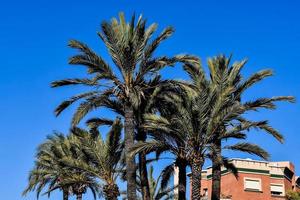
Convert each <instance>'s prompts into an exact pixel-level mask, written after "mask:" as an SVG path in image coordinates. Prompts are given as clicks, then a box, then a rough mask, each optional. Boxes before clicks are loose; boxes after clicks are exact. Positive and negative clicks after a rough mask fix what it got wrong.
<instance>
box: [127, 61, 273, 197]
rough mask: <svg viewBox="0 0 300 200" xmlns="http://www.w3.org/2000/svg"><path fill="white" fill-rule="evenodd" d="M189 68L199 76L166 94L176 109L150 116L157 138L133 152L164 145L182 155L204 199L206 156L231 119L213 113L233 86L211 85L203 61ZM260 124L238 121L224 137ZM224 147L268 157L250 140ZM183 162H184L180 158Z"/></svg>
mask: <svg viewBox="0 0 300 200" xmlns="http://www.w3.org/2000/svg"><path fill="white" fill-rule="evenodd" d="M185 69H186V70H187V71H189V74H190V75H191V76H194V75H196V76H197V79H196V78H195V77H194V78H195V79H194V80H193V81H192V83H182V84H181V85H182V87H183V90H180V91H179V92H178V93H177V94H174V93H171V94H168V95H167V96H166V100H167V101H169V103H170V104H173V105H174V106H173V109H174V110H173V111H172V112H170V109H168V110H167V112H166V114H164V112H161V113H160V115H155V114H148V115H147V116H146V123H145V125H144V127H145V128H146V129H148V130H149V135H150V136H151V137H152V138H153V140H152V141H147V142H144V143H140V144H137V145H135V147H134V148H133V150H132V151H133V153H136V152H138V151H141V150H143V151H146V152H151V151H155V150H157V149H161V151H170V152H171V153H173V154H174V155H175V156H176V158H177V159H178V158H180V159H182V160H183V161H184V162H186V163H187V165H190V166H191V168H192V199H200V197H201V194H200V191H201V170H202V166H203V164H204V161H205V158H209V157H210V156H211V155H210V152H211V151H212V149H214V148H215V147H214V143H213V139H214V136H215V127H218V126H219V120H224V121H226V120H229V119H227V115H226V118H224V119H223V118H221V117H222V116H220V118H214V117H213V116H214V114H215V113H216V112H217V110H218V109H219V107H220V106H221V105H220V104H221V103H223V102H222V101H221V100H222V98H224V99H223V101H224V100H226V99H227V98H228V96H230V95H229V94H230V92H231V90H229V89H227V90H226V91H221V90H219V89H218V88H211V87H210V85H209V81H207V80H206V79H205V76H204V72H203V70H202V68H201V67H200V66H199V65H186V66H185ZM192 78H193V77H192ZM196 86H199V87H196ZM199 88H201V92H199V91H200V90H199ZM243 110H244V108H243V107H239V110H237V111H239V112H242V111H243ZM229 114H231V115H233V114H235V113H229ZM258 125H260V123H252V124H249V125H248V126H247V127H245V126H241V124H235V125H234V126H233V127H232V129H230V130H228V131H226V132H225V133H224V135H222V137H223V138H244V136H245V135H244V134H243V133H241V132H242V131H244V130H247V129H248V128H250V127H252V126H253V127H254V126H258ZM223 138H222V139H223ZM224 148H227V149H232V150H239V151H243V152H248V153H251V154H255V155H258V156H260V157H262V158H267V157H268V154H267V152H265V151H264V150H263V149H261V148H260V147H259V146H257V145H254V144H250V143H245V142H244V143H237V144H235V145H232V146H226V147H224ZM180 163H183V162H182V161H181V160H180ZM184 176H185V174H184Z"/></svg>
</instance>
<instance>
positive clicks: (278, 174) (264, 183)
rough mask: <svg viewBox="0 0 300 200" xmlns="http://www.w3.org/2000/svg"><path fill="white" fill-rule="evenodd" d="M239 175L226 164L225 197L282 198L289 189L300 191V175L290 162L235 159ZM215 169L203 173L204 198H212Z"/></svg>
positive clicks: (249, 199)
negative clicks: (298, 175) (213, 171)
mask: <svg viewBox="0 0 300 200" xmlns="http://www.w3.org/2000/svg"><path fill="white" fill-rule="evenodd" d="M231 162H233V164H234V165H235V167H236V168H237V169H238V178H236V177H235V176H234V175H233V174H232V173H231V172H230V171H228V170H227V169H225V168H223V169H222V178H221V194H222V198H223V199H224V200H225V199H226V200H227V199H228V200H283V199H285V194H286V192H287V191H289V190H294V191H296V190H299V191H300V178H298V177H296V176H295V168H294V165H293V164H292V163H291V162H264V161H256V160H251V159H232V160H231ZM211 178H212V169H211V168H207V169H206V170H204V171H203V174H202V188H201V191H202V195H203V199H210V193H211V185H212V180H211Z"/></svg>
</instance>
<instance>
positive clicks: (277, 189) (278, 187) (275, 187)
mask: <svg viewBox="0 0 300 200" xmlns="http://www.w3.org/2000/svg"><path fill="white" fill-rule="evenodd" d="M271 194H272V195H277V196H283V195H284V189H283V185H282V184H271Z"/></svg>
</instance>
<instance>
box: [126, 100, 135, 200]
mask: <svg viewBox="0 0 300 200" xmlns="http://www.w3.org/2000/svg"><path fill="white" fill-rule="evenodd" d="M124 132H125V155H126V179H127V198H128V200H136V164H135V158H134V157H131V156H130V154H129V151H130V148H131V147H132V146H133V145H134V113H133V109H132V107H131V106H129V105H128V104H126V105H125V126H124Z"/></svg>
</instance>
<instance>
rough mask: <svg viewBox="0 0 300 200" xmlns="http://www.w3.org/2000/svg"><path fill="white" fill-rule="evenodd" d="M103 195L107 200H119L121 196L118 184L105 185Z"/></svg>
mask: <svg viewBox="0 0 300 200" xmlns="http://www.w3.org/2000/svg"><path fill="white" fill-rule="evenodd" d="M103 193H104V197H105V199H106V200H117V199H118V196H120V191H119V187H118V185H117V184H110V185H104V187H103Z"/></svg>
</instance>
